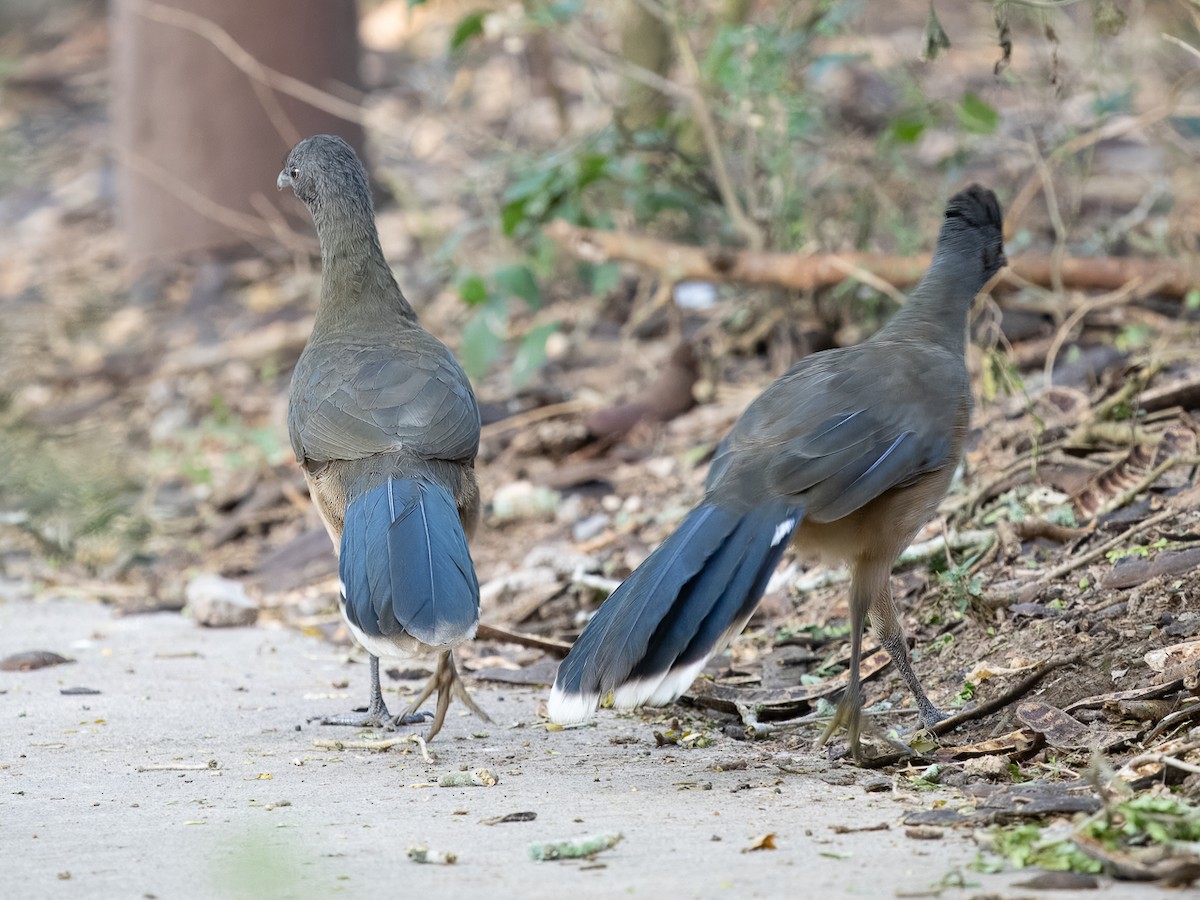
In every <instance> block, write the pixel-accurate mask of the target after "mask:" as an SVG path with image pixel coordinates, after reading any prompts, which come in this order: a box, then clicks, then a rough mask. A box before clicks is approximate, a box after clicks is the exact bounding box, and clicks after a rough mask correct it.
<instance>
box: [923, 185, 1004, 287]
mask: <svg viewBox="0 0 1200 900" xmlns="http://www.w3.org/2000/svg"><path fill="white" fill-rule="evenodd" d="M1003 230H1004V219H1003V216H1002V215H1001V212H1000V202H999V201H998V200H997V199H996V195H995V194H993V193H992V192H991V191H989V190H988V189H987V188H984V187H980V186H979V185H977V184H973V185H971V186H970V187H968V188H966V189H965V190H962V191H959V192H958V193H957V194H955V195H954V196H953V197H951V198H950V202H949V203H947V204H946V218H945V221H944V222H943V224H942V233H941V235H940V237H939V238H938V252H939V255H940V254H941V252H942V251H943V250H946V251H949V252H950V253H953V254H954V256H955V257H957V258H958V259H961V260H962V261H963V262H964V263H970V264H978V265H979V266H980V267H981V268H982V270H983V281H984V283H986V282H987V281H988V279H990V278H991V277H992V276H993V275H995V274H996V273H997V272H999V271H1000V269H1001V268H1003V267H1004V266H1006V265H1007V264H1008V260H1007V258H1006V257H1005V256H1004V233H1003Z"/></svg>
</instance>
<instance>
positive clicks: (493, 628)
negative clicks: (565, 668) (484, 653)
mask: <svg viewBox="0 0 1200 900" xmlns="http://www.w3.org/2000/svg"><path fill="white" fill-rule="evenodd" d="M475 638H476V639H477V640H483V641H502V642H504V643H506V644H520V645H521V646H522V647H532V648H533V649H535V650H545V651H546V652H547V653H549V654H550V655H552V656H557V657H559V658H560V659H561V658H562V657H564V656H566V655H567V653H568V652H570V650H571V645H570V644H568V643H567V642H566V641H556V640H554V639H553V638H544V637H538V636H537V635H533V634H523V633H522V632H520V631H510V630H508V629H507V628H500V627H499V626H497V625H484V624H483V623H482V622H481V623H480V624H479V627H478V628H477V629H476V631H475Z"/></svg>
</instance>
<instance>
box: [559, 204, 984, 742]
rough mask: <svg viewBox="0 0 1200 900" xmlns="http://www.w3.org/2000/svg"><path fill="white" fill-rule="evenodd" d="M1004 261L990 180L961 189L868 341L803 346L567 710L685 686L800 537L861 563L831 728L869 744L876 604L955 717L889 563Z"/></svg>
mask: <svg viewBox="0 0 1200 900" xmlns="http://www.w3.org/2000/svg"><path fill="white" fill-rule="evenodd" d="M1004 264H1005V258H1004V248H1003V243H1002V238H1001V217H1000V206H999V204H998V203H997V202H996V197H995V195H994V194H993V193H992V192H991V191H988V190H985V189H983V188H980V187H978V186H972V187H970V188H968V189H966V190H965V191H962V192H961V193H959V194H956V195H955V196H954V197H953V198H952V199H951V200H950V203H949V205H948V206H947V207H946V214H945V220H944V221H943V224H942V229H941V234H940V236H939V238H938V244H937V252H936V253H935V254H934V258H933V262H932V264H931V266H930V268H929V271H928V272H927V273H926V274H925V277H924V278H923V279H922V280H921V283H920V284H918V285H917V287H916V289H915V290H913V292H912V295H911V296H910V298H909V300H908V302H907V303H906V304H905V305H904V306H903V307H902V308H901V309H900V311H899V312H897V313H896V315H895V316H894V317H893V318H892V319H891V321H890V322H888V324H887V325H886V326H885V327H884V328H883V329H881V330H880V331H879V332H878V333H877V334H875V335H874V336H873V337H872V338H871V339H870V340H867V341H865V342H863V343H861V344H857V345H855V346H852V347H843V348H838V349H834V350H826V351H822V352H820V353H814V354H812V355H811V356H808V357H806V358H804V359H803V360H801V361H800V362H799V363H797V364H796V365H795V366H793V367H792V368H791V370H790V371H788V372H787V373H786V374H785V375H783V376H782V377H781V378H779V379H778V380H777V381H775V382H774V383H773V384H772V385H771V386H770V387H768V388H767V389H766V390H765V391H764V392H763V393H762V394H761V395H759V397H758V398H756V399H755V401H754V402H753V403H751V404H750V406H749V407H748V408H747V409H746V411H745V413H743V414H742V416H741V418H739V419H738V421H737V423H736V424H735V425H734V426H733V429H732V431H731V432H730V434H729V435H728V436H727V437H726V438H725V440H724V441H723V442H722V443H721V444H720V446H719V447H718V449H717V452H716V454H715V457H714V459H713V462H712V467H711V469H710V471H709V473H708V479H707V482H706V492H705V496H704V500H703V501H702V502H701V503H700V505H699V506H697V507H696V508H695V509H693V510H692V511H691V512H690V513H688V515H687V516H686V517H685V518H684V520H683V522H682V523H681V524H680V526H679V528H678V529H677V530H676V531H675V532H674V533H673V534H671V536H670V537H668V538H667V540H666V541H665V542H664V543H663V544H662V545H661V546H660V547H659V548H658V549H656V550H655V551H654V552H653V553H652V554H651V555H650V556H649V557H648V558H647V559H646V561H645V562H643V563H642V564H641V565H640V566H639V567H638V568H637V569H636V570H635V571H634V572H633V574H632V575H630V576H629V578H627V579H626V580H625V581H624V583H622V584H621V586H620V587H619V588H618V589H617V590H616V591H615V592H614V593H613V594H612V595H611V596H610V597H609V598H608V599H607V600H606V601H605V602H604V603H603V604H602V605H601V607H600V609H599V610H598V611H597V613H596V615H595V616H593V618H592V619H591V621H590V622H588V624H587V626H586V627H585V628H584V630H583V633H582V634H581V635H580V636H579V639H578V640H577V641H576V642H575V645H574V647H573V648H572V649H571V652H570V653H569V654H568V655H567V658H566V659H565V660H563V662H562V664H561V665H560V666H559V669H558V675H557V677H556V679H555V683H554V689H553V692H552V693H551V697H550V705H549V712H550V717H551V718H552V719H553V720H554V721H556V722H560V723H570V722H577V721H580V720H582V719H584V718H586V717H587V716H588V715H590V714H591V713H592V711H593V710H595V708H596V706H597V705H598V704H599V703H601V702H602V701H604V700H606V699H610V702H611V704H612V705H613V706H616V707H620V708H631V707H637V706H642V705H648V706H661V705H664V704H666V703H670V702H671V701H673V700H674V699H676V698H677V697H678V696H679V695H680V694H682V693H683V692H684V691H685V690H686V689H687V688H688V686H689V685H690V684H691V682H692V681H693V679H695V677H696V675H697V674H698V673H699V672H700V670H701V669H702V668H703V667H704V664H705V662H706V661H707V660H708V658H709V657H710V656H712V655H713V654H714V653H716V652H718V651H719V650H720V649H721V648H722V647H723V646H724V645H725V644H726V643H727V642H728V641H729V640H730V639H731V638H732V637H733V636H734V635H736V634H737V633H738V632H739V631H741V629H742V628H743V627H744V626H745V624H746V621H747V620H748V619H749V618H750V615H751V613H752V612H753V611H754V608H755V606H756V605H757V604H758V601H759V598H760V597H761V596H762V593H763V591H764V590H765V589H766V585H767V581H768V579H769V578H770V577H771V573H772V571H773V570H774V569H775V566H776V564H777V563H778V562H779V559H780V557H781V556H782V555H783V552H784V550H785V549H786V547H787V545H788V543H789V541H790V542H792V543H794V544H795V545H796V547H797V549H798V551H799V552H800V553H801V554H802V555H804V556H814V555H815V556H818V557H824V558H831V559H834V560H839V561H844V562H845V563H847V564H848V565H849V567H850V571H851V585H850V628H851V632H850V633H851V653H850V683H849V685H848V687H847V688H846V692H845V694H844V695H843V697H842V699H841V701H840V703H839V704H838V708H837V714H836V715H835V717H834V719H833V722H832V723H831V724H830V726H829V729H828V730H827V731H826V733H825V738H826V739H828V737H829V736H830V735H831V734H833V733H834V732H835V731H836V730H837V729H838V728H839V727H844V728H845V729H846V730H847V732H848V734H849V740H850V746H851V749H852V751H853V752H854V754H855V756H856V757H858V756H859V753H860V750H859V737H860V733H861V727H862V726H861V706H862V689H861V684H860V681H859V659H860V656H861V650H862V630H863V626H864V624H865V621H866V618H867V615H868V614H870V617H871V625H872V627H873V629H874V631H875V634H876V636H877V637H878V638H879V641H880V643H881V644H882V645H883V647H884V648H885V649H886V650H887V652H888V654H889V655H890V656H891V658H892V660H893V661H894V662H895V663H896V666H897V668H898V669H899V671H900V674H901V675H902V676H903V678H904V681H905V683H906V684H907V685H908V687H909V689H910V690H911V691H912V693H913V695H914V696H915V698H916V701H917V706H918V707H919V710H920V714H921V720H922V722H923V723H924V724H926V725H931V724H933V723H935V722H937V721H938V720H939V719H940V718H942V715H941V713H939V712H938V710H937V708H936V707H935V706H934V705H933V704H932V703H931V702H930V701H929V698H928V697H927V696H926V695H925V692H924V690H922V688H921V684H920V682H919V681H918V680H917V676H916V674H915V673H914V672H913V669H912V665H911V662H910V660H909V656H908V645H907V643H906V640H905V635H904V630H903V627H902V625H901V623H900V617H899V614H898V612H897V609H896V605H895V601H894V600H893V599H892V593H891V587H890V575H891V569H892V565H893V564H894V563H895V560H896V557H897V556H898V555H899V554H900V552H901V551H902V550H903V549H904V548H905V547H907V546H908V544H909V543H910V542H911V541H912V539H913V537H914V536H915V535H916V533H917V531H918V530H920V528H921V527H922V526H923V525H924V524H925V522H926V521H928V520H929V518H930V517H931V516H932V515H933V513H934V511H935V510H936V508H937V505H938V503H939V501H940V500H941V499H942V497H943V496H944V495H945V493H946V490H947V488H948V487H949V485H950V480H951V477H952V476H953V474H954V470H955V468H956V467H957V466H958V462H959V459H960V457H961V455H962V445H963V437H964V435H965V434H966V431H967V424H968V421H969V417H970V410H971V385H970V380H969V378H968V376H967V368H966V362H965V353H966V324H967V313H968V311H969V310H970V307H971V302H972V300H973V299H974V297H975V295H976V294H977V293H978V292H979V290H980V289H981V288H982V287H983V285H984V283H985V282H986V281H987V280H988V279H989V278H990V277H991V276H992V275H993V274H994V273H995V272H996V271H998V270H999V269H1000V267H1001V266H1003V265H1004ZM610 694H611V698H608V695H610Z"/></svg>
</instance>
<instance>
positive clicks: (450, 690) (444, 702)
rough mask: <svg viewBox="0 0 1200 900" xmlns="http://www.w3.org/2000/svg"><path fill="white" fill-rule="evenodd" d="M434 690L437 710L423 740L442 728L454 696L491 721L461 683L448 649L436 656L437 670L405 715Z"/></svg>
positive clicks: (481, 716) (478, 714) (429, 739)
mask: <svg viewBox="0 0 1200 900" xmlns="http://www.w3.org/2000/svg"><path fill="white" fill-rule="evenodd" d="M435 692H436V693H437V712H435V713H434V715H433V724H432V725H430V727H429V733H428V734H427V735H425V740H427V741H432V740H433V739H434V737H435V736H436V735H437V733H438V732H439V731H441V730H442V724H443V723H444V722H445V721H446V711H447V710H448V709H449V708H450V701H451V699H453V698H454V697H457V698H458V699H459V700H461V701H462V702H463V703H464V704H465V705H466V707H467V709H469V710H471V712H473V713H475V715H477V716H479V718H481V719H483V721H485V722H491V721H492V720H491V718H490V717H489V716H488V714H487V713H485V712H484V711H483V710H482V709H480V708H479V705H478V704H477V703H476V702H475V701H474V699H472V697H471V695H470V694H468V693H467V689H466V686H465V685H463V683H462V679H461V678H460V677H459V675H458V669H456V668H455V667H454V657H453V656H452V655H451V653H450V651H448V650H447V651H445V652H444V653H442V654H441V656H439V657H438V665H437V671H436V672H434V674H433V677H432V678H430V679H429V681H428V682H426V684H425V687H424V688H423V689H422V690H421V693H420V694H419V695H418V696H417V699H416V700H415V701H413V704H412V705H411V706H410V707H409V708H408V710H407V711H406V712H405V715H406V716H411V715H414V714H415V713H416V710H417V708H418V707H419V706H420V705H421V704H422V703H424V702H425V701H426V700H428V699H429V698H430V697H431V696H433V694H434V693H435Z"/></svg>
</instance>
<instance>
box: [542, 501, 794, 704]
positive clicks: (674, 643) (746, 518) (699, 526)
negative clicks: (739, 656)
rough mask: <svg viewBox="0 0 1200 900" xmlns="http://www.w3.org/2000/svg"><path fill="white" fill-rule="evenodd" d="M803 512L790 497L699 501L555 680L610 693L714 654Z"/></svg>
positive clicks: (606, 607)
mask: <svg viewBox="0 0 1200 900" xmlns="http://www.w3.org/2000/svg"><path fill="white" fill-rule="evenodd" d="M802 515H803V510H800V509H796V508H795V507H792V506H790V505H788V504H786V503H784V502H782V501H779V502H774V503H769V504H766V505H764V506H760V507H757V508H755V509H752V510H750V511H749V512H745V511H736V512H735V511H733V510H730V509H728V508H726V507H723V506H720V505H718V504H714V503H704V504H701V505H700V506H698V507H697V508H696V509H694V510H692V511H691V512H690V513H688V515H687V516H686V517H685V518H684V520H683V522H682V523H681V524H680V526H679V528H678V529H676V531H675V532H674V533H673V534H672V535H671V536H670V537H669V538H667V540H666V541H665V542H664V543H663V544H662V546H660V547H659V548H658V549H657V550H655V551H654V553H652V554H651V555H650V556H649V557H648V558H647V559H646V561H645V562H644V563H642V565H640V566H639V567H638V568H637V569H636V570H635V571H634V573H633V574H632V575H630V576H629V578H627V579H626V580H625V581H624V582H623V583H622V584H621V586H620V587H619V588H617V590H616V591H614V592H613V594H612V596H610V597H609V598H608V599H607V600H606V601H605V602H604V603H603V604H602V605H601V607H600V609H599V611H597V613H596V615H595V616H593V617H592V620H591V621H590V622H589V623H588V625H587V627H586V628H585V629H584V630H583V633H582V634H581V635H580V636H579V639H578V640H577V641H576V642H575V645H574V646H573V647H572V648H571V652H570V653H569V654H568V655H567V658H566V659H565V660H563V662H562V664H561V665H560V666H559V669H558V676H557V678H556V680H555V687H556V689H558V690H561V691H563V692H566V693H570V694H580V695H589V694H597V695H600V696H603V695H604V694H606V693H607V692H609V691H611V690H615V689H616V688H618V687H620V686H621V685H622V684H625V683H626V682H629V681H634V680H638V679H644V678H653V677H655V676H659V675H663V674H664V673H666V672H669V671H671V670H672V669H678V668H681V667H685V666H687V665H689V664H691V663H696V662H699V661H701V660H703V659H705V658H707V657H708V656H710V655H712V653H714V652H715V651H716V650H717V649H719V647H720V645H721V644H722V643H723V642H724V641H725V640H726V639H727V638H728V637H729V636H730V634H729V632H730V630H731V629H732V628H733V627H735V626H736V625H737V624H739V623H741V622H744V620H745V619H746V618H748V617H749V615H750V613H751V612H753V610H754V607H755V606H756V605H757V604H758V601H759V598H761V596H762V594H763V591H765V590H766V587H767V582H768V581H769V580H770V577H771V573H772V572H773V571H774V570H775V567H776V565H777V564H778V563H779V559H780V557H781V556H782V555H783V551H784V550H785V549H786V548H787V545H788V543H789V538H790V537H791V533H792V531H794V530H795V527H796V525H797V524H799V521H800V519H801V517H802Z"/></svg>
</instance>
